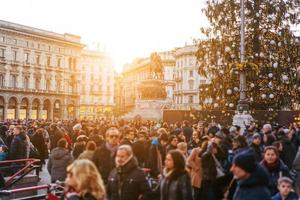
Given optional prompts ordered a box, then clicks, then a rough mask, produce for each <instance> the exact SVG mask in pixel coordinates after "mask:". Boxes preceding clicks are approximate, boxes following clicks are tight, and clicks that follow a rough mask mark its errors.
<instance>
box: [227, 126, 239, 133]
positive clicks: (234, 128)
mask: <svg viewBox="0 0 300 200" xmlns="http://www.w3.org/2000/svg"><path fill="white" fill-rule="evenodd" d="M236 131H237V128H236V127H235V126H232V127H230V129H229V132H236Z"/></svg>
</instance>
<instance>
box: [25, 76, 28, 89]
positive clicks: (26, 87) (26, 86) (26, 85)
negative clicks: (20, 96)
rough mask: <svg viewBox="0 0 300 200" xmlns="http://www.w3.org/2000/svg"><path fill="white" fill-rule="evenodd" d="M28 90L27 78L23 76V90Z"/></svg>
mask: <svg viewBox="0 0 300 200" xmlns="http://www.w3.org/2000/svg"><path fill="white" fill-rule="evenodd" d="M28 88H29V77H28V76H25V77H24V89H28Z"/></svg>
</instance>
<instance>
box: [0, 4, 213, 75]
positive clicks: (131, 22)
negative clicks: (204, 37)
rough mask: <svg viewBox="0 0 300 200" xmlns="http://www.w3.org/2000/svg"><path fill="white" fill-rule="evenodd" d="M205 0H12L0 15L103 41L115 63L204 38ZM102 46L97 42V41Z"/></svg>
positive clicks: (90, 41) (88, 41) (119, 68)
mask: <svg viewBox="0 0 300 200" xmlns="http://www.w3.org/2000/svg"><path fill="white" fill-rule="evenodd" d="M204 2H205V1H204V0H9V1H1V12H0V19H2V20H6V21H11V22H15V23H20V24H24V25H28V26H33V27H37V28H41V29H45V30H50V31H54V32H58V33H65V32H67V33H73V34H77V35H80V36H81V37H82V41H83V42H84V43H86V44H96V43H100V46H101V48H102V49H105V50H106V51H108V52H109V53H111V56H112V59H113V63H114V67H115V69H116V70H117V71H118V72H121V71H122V67H123V65H124V64H125V63H129V62H131V61H132V60H133V59H134V58H136V57H145V56H149V54H150V53H151V52H153V51H164V50H171V49H173V48H174V47H179V46H184V44H185V42H187V43H188V44H191V43H192V39H193V38H199V35H200V27H201V26H205V25H206V23H207V22H206V18H205V16H204V15H203V14H202V12H201V9H202V8H203V6H204ZM94 46H96V45H94Z"/></svg>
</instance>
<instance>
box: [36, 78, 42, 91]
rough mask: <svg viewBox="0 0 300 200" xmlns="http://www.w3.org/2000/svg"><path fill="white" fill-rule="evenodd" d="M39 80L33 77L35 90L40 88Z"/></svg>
mask: <svg viewBox="0 0 300 200" xmlns="http://www.w3.org/2000/svg"><path fill="white" fill-rule="evenodd" d="M40 82H41V81H40V79H39V78H36V79H35V89H36V90H39V89H40Z"/></svg>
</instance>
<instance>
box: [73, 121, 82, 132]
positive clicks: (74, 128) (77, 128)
mask: <svg viewBox="0 0 300 200" xmlns="http://www.w3.org/2000/svg"><path fill="white" fill-rule="evenodd" d="M81 128H82V127H81V124H79V123H78V124H75V126H73V130H74V131H80V130H81Z"/></svg>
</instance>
